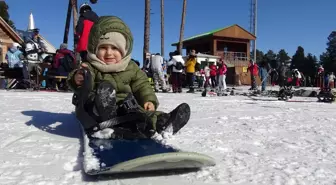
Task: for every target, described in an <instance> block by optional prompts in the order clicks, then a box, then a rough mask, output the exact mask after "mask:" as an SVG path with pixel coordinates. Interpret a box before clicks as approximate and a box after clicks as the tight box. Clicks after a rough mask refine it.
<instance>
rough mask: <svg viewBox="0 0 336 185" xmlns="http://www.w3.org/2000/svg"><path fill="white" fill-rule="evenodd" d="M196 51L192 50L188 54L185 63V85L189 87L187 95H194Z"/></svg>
mask: <svg viewBox="0 0 336 185" xmlns="http://www.w3.org/2000/svg"><path fill="white" fill-rule="evenodd" d="M196 63H197V61H196V51H195V50H192V51H191V52H190V54H189V57H188V59H187V62H186V63H185V67H186V75H187V83H188V86H189V91H187V93H194V91H195V90H194V73H195V66H196Z"/></svg>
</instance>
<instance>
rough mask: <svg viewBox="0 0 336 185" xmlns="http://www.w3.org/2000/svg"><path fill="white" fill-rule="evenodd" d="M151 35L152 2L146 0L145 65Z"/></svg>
mask: <svg viewBox="0 0 336 185" xmlns="http://www.w3.org/2000/svg"><path fill="white" fill-rule="evenodd" d="M149 34H150V0H145V28H144V47H143V61H142V62H143V63H145V61H146V54H147V53H149Z"/></svg>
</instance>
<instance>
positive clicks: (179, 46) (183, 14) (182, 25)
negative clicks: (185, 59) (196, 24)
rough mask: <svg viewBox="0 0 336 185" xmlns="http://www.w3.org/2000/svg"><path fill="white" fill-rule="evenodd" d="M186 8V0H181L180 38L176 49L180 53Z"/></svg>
mask: <svg viewBox="0 0 336 185" xmlns="http://www.w3.org/2000/svg"><path fill="white" fill-rule="evenodd" d="M186 8H187V0H183V8H182V19H181V27H180V40H179V44H178V50H179V51H180V53H181V55H182V48H183V35H184V24H185V15H186Z"/></svg>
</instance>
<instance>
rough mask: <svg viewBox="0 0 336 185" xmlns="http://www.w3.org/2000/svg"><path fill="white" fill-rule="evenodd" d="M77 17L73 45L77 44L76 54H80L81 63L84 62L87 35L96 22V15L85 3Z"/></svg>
mask: <svg viewBox="0 0 336 185" xmlns="http://www.w3.org/2000/svg"><path fill="white" fill-rule="evenodd" d="M79 15H80V16H79V19H78V22H77V26H76V32H75V43H76V44H77V46H76V52H78V53H79V54H80V57H81V60H82V62H83V61H86V55H87V43H88V39H89V33H90V30H91V27H92V26H93V24H94V23H95V22H96V21H97V20H98V15H97V14H96V13H95V12H94V11H93V10H92V8H91V6H90V5H89V4H87V3H84V4H82V5H81V6H80V8H79Z"/></svg>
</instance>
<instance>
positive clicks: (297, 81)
mask: <svg viewBox="0 0 336 185" xmlns="http://www.w3.org/2000/svg"><path fill="white" fill-rule="evenodd" d="M293 73H294V75H293V76H294V79H293V80H294V83H295V86H296V87H300V85H301V83H300V81H301V73H300V71H299V70H298V69H294V70H293ZM294 83H293V84H294Z"/></svg>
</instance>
